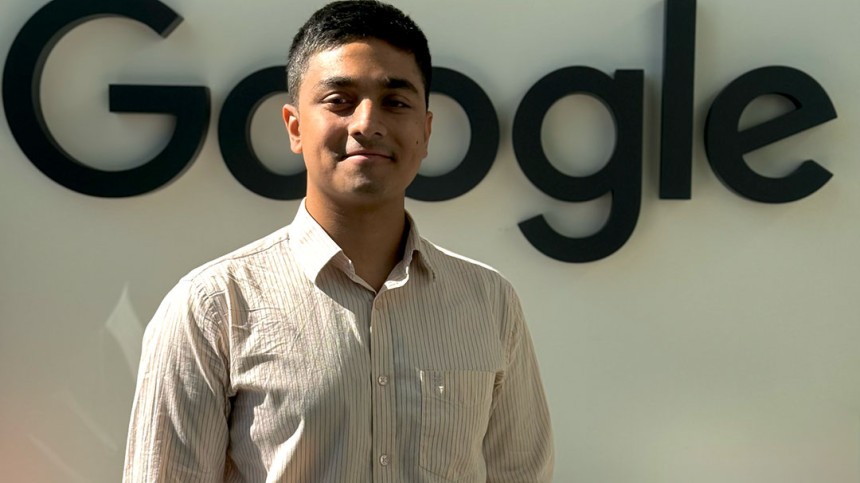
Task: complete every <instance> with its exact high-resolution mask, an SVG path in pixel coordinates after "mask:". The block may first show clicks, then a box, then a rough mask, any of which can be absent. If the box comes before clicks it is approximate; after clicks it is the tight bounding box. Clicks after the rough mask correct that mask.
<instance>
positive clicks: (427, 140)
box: [421, 111, 433, 159]
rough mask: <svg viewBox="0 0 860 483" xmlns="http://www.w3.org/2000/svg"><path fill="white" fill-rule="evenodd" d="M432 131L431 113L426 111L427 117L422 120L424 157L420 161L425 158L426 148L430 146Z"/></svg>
mask: <svg viewBox="0 0 860 483" xmlns="http://www.w3.org/2000/svg"><path fill="white" fill-rule="evenodd" d="M432 130H433V113H432V112H430V111H427V115H426V117H425V118H424V155H423V156H422V157H421V159H424V158H426V157H427V146H429V144H430V132H431V131H432Z"/></svg>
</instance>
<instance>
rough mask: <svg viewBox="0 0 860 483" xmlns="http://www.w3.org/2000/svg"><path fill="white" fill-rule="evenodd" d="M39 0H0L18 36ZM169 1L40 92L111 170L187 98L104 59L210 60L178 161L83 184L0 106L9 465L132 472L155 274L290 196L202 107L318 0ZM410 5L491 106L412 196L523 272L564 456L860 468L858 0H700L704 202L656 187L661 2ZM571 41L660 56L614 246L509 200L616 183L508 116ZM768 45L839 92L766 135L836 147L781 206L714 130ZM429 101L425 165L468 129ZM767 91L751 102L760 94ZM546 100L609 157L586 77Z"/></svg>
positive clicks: (57, 68) (440, 222) (138, 70)
mask: <svg viewBox="0 0 860 483" xmlns="http://www.w3.org/2000/svg"><path fill="white" fill-rule="evenodd" d="M44 3H45V2H44V0H39V1H36V2H33V1H24V0H8V1H6V2H3V3H2V5H0V52H3V54H2V55H3V59H4V61H5V53H6V52H7V51H8V47H9V45H10V44H11V42H12V40H13V38H14V36H15V34H16V32H17V31H18V29H19V28H20V27H21V26H22V25H23V23H24V22H25V21H26V20H27V19H28V18H29V17H30V16H31V15H32V14H33V13H34V12H35V11H36V9H37V8H38V6H40V5H42V4H44ZM166 3H167V4H168V5H169V6H171V7H172V8H174V9H175V10H176V11H177V12H178V13H180V15H182V16H183V17H184V18H185V22H184V23H183V24H181V25H180V26H179V28H178V29H177V30H176V31H175V32H174V33H173V34H172V35H171V36H170V37H169V38H167V39H160V38H159V37H157V36H155V35H154V34H152V33H151V32H150V31H148V30H147V29H146V28H144V27H142V26H140V25H137V24H135V23H134V22H132V21H129V20H121V19H103V20H98V21H95V22H91V23H88V24H85V25H84V26H82V27H80V28H78V29H76V30H74V31H73V32H71V33H70V34H69V35H68V36H67V37H66V38H65V39H64V40H63V41H62V42H61V43H60V44H59V45H58V47H57V48H56V50H55V51H54V53H53V55H52V56H51V57H50V59H49V60H48V64H47V67H46V70H45V77H44V82H43V86H42V92H43V96H44V97H43V102H44V106H45V110H46V115H47V117H48V121H49V123H50V126H51V128H52V129H53V130H54V132H55V134H56V136H57V138H58V139H59V140H60V141H61V143H63V145H64V146H65V147H66V148H67V149H68V150H69V151H70V152H72V153H73V154H75V155H77V156H79V157H80V158H83V159H87V160H88V162H91V163H92V164H93V165H96V166H100V167H103V168H110V169H117V168H122V167H128V166H130V165H133V164H134V161H135V160H143V159H148V158H149V157H150V156H151V155H153V154H154V153H156V152H158V151H159V150H160V149H161V147H162V145H163V144H164V143H165V142H166V139H167V137H168V136H169V135H170V132H171V129H172V124H171V123H170V122H168V121H165V120H164V119H163V118H160V117H158V116H145V115H116V114H111V113H109V112H108V111H107V101H106V97H107V84H108V83H151V84H168V83H185V84H197V85H207V86H209V87H210V88H211V91H212V102H213V122H212V128H211V129H210V133H209V137H208V138H207V141H206V144H205V146H204V148H203V151H202V153H201V154H200V156H199V158H198V159H197V161H196V162H195V163H194V165H193V166H192V167H191V168H190V169H189V170H188V171H187V172H186V173H185V174H184V175H183V176H182V177H181V178H180V179H178V180H177V181H175V182H174V183H172V184H170V185H168V186H167V187H165V188H163V189H161V190H159V191H157V192H154V193H151V194H148V195H145V196H140V197H135V198H129V199H100V198H93V197H88V196H84V195H80V194H78V193H75V192H72V191H70V190H68V189H66V188H63V187H61V186H60V185H58V184H56V183H54V182H53V181H51V180H49V179H48V178H46V177H45V176H44V175H42V173H40V172H39V171H38V170H37V169H36V168H35V167H34V166H33V165H32V164H31V163H30V162H29V161H28V160H27V159H26V158H25V157H24V155H23V154H22V153H21V151H20V150H19V149H18V147H17V145H16V144H15V142H14V140H13V138H12V136H11V134H10V131H9V128H8V124H7V123H6V122H2V123H0V160H1V161H0V170H2V174H0V274H2V277H0V387H2V395H0V475H2V479H3V480H4V481H28V482H54V481H70V482H115V481H118V479H119V475H120V471H121V466H122V459H123V451H124V445H125V432H126V425H127V421H128V414H129V411H130V405H131V397H132V393H133V387H134V368H135V367H136V364H137V357H138V354H139V340H140V336H141V334H142V330H143V327H144V326H145V324H146V321H147V320H148V318H149V317H150V315H151V314H152V313H153V311H154V310H155V307H156V305H157V304H158V302H159V301H160V299H161V297H162V296H163V295H164V293H165V292H166V291H167V290H168V289H169V288H170V287H171V286H172V284H173V283H174V282H175V281H176V280H177V279H178V278H179V277H180V276H181V275H183V274H184V273H185V272H187V271H188V270H190V269H191V268H193V267H194V266H196V265H198V264H200V263H202V262H204V261H206V260H208V259H210V258H213V257H215V256H217V255H220V254H222V253H224V252H226V251H228V250H230V249H232V248H235V247H238V246H240V245H242V244H244V243H246V242H248V241H251V240H253V239H255V238H257V237H259V236H262V235H264V234H266V233H268V232H270V231H273V230H275V229H276V228H278V227H279V226H281V225H283V224H285V223H287V222H288V221H289V220H290V219H291V217H292V215H293V212H294V210H295V209H296V207H297V202H278V201H272V200H267V199H264V198H262V197H260V196H258V195H255V194H253V193H251V192H250V191H248V190H246V189H245V188H243V187H242V186H241V185H240V184H239V183H238V182H237V181H235V180H234V178H233V177H232V176H231V175H230V174H229V172H228V171H227V170H226V168H225V166H224V163H223V161H222V160H221V157H220V152H219V150H218V146H217V134H216V132H215V129H214V127H215V122H216V120H217V115H218V113H219V112H220V106H221V104H222V103H223V100H224V98H225V97H226V95H227V93H228V92H229V90H230V89H231V88H232V87H233V86H234V85H235V84H236V83H237V82H238V81H239V80H240V79H242V78H243V77H245V76H246V75H248V74H250V73H251V72H253V71H255V70H257V69H260V68H263V67H267V66H270V65H274V64H279V63H282V62H283V58H284V56H285V51H286V49H287V47H288V45H289V41H290V40H291V38H292V36H293V34H294V32H295V30H296V29H297V27H298V26H299V25H300V23H301V22H302V21H304V19H306V18H307V16H308V15H309V14H310V12H311V11H313V10H314V9H315V8H316V7H317V6H318V5H320V4H321V3H322V2H316V1H315V2H303V3H302V4H301V5H298V4H297V3H298V2H287V1H274V0H254V1H251V2H230V1H227V0H166ZM397 4H398V5H399V6H401V7H402V8H403V9H404V10H406V11H407V12H409V13H410V14H412V15H413V17H414V18H415V19H416V20H417V21H418V23H419V24H420V25H422V27H423V28H424V30H425V32H426V33H427V35H428V37H429V38H430V40H431V47H432V50H433V54H434V63H435V64H436V65H440V66H446V67H451V68H455V69H457V70H459V71H461V72H463V73H465V74H467V75H469V76H470V77H472V78H473V79H474V80H475V81H477V82H478V83H479V84H480V85H481V86H482V87H483V88H484V90H485V91H486V92H487V93H488V94H489V96H490V98H491V99H492V101H493V103H494V104H495V106H496V109H497V111H498V113H499V117H500V122H501V128H502V142H501V148H500V151H499V155H498V158H497V160H496V162H495V164H494V166H493V169H492V170H491V172H490V173H489V175H488V176H487V178H486V179H485V180H484V181H483V183H481V184H480V185H479V186H478V187H477V188H476V189H474V190H473V191H471V192H469V193H468V194H466V195H465V196H463V197H460V198H457V199H455V200H451V201H447V202H442V203H423V202H414V201H410V202H409V209H410V210H411V211H412V213H413V214H414V215H415V216H416V218H417V219H418V220H419V222H420V224H421V230H422V233H423V234H425V235H427V236H428V237H429V238H431V239H433V240H435V241H437V242H438V243H440V244H442V245H444V246H447V247H448V248H451V249H453V250H455V251H459V252H461V253H464V254H466V255H468V256H471V257H473V258H478V259H481V260H483V261H486V262H488V263H490V264H492V265H494V266H496V267H497V268H499V269H500V270H501V271H502V272H503V273H505V274H506V275H507V276H508V277H509V278H510V279H511V280H512V282H513V283H514V285H515V286H516V287H517V288H518V289H519V291H520V294H521V296H522V298H523V302H524V305H525V309H526V313H527V315H528V317H529V322H530V325H531V330H532V332H533V335H534V339H535V344H536V346H537V350H538V352H539V357H540V363H541V367H542V370H543V375H544V382H545V385H546V387H547V391H548V395H549V399H550V401H549V402H550V406H551V411H552V417H553V422H554V428H555V440H556V447H557V451H558V464H557V467H556V478H555V480H556V481H558V482H571V481H583V482H622V483H626V482H629V483H652V482H653V483H667V482H669V483H675V482H677V483H686V482H690V481H694V482H697V483H710V482H713V483H724V482H755V483H765V482H767V483H801V482H822V481H826V482H830V483H848V482H857V481H860V387H858V381H860V350H858V343H860V324H858V322H860V320H858V318H860V317H858V316H860V297H858V289H860V275H858V269H860V256H858V254H857V247H858V243H860V224H858V222H857V219H856V216H857V213H858V212H860V189H858V188H860V186H858V185H860V164H858V163H857V161H856V158H857V153H858V152H860V136H858V127H860V119H858V116H860V101H858V99H857V86H858V85H860V62H858V61H857V60H858V58H857V54H856V48H857V44H858V41H860V34H858V33H857V32H858V31H857V28H856V25H857V21H858V20H859V19H860V3H858V2H856V0H826V1H824V2H808V1H801V0H762V1H760V2H748V1H743V0H720V1H717V0H700V1H699V14H698V36H697V39H698V57H697V72H696V84H695V87H696V100H695V118H696V121H695V153H694V160H693V186H692V188H693V198H692V200H689V201H670V200H660V199H659V198H658V194H657V188H658V186H657V183H658V173H659V166H658V158H659V146H658V140H659V99H660V85H661V72H662V64H661V58H662V38H663V3H662V2H660V1H656V0H655V1H643V0H607V1H604V2H597V1H592V2H568V1H562V0H556V1H550V0H537V1H532V2H513V1H489V0H487V1H481V2H460V1H453V0H436V1H433V2H421V1H418V0H402V1H399V2H397ZM577 64H580V65H589V66H593V67H595V68H598V69H601V70H603V71H605V72H608V73H611V72H613V71H614V70H616V69H621V68H634V69H644V71H645V79H646V92H645V99H646V106H645V107H646V122H645V158H644V166H645V167H644V177H643V200H642V212H641V216H640V219H639V224H638V226H637V229H636V231H635V232H634V234H633V236H632V238H631V239H630V240H629V242H628V243H627V244H626V246H624V247H623V248H622V249H621V250H620V251H619V252H617V253H616V254H614V255H612V256H610V257H608V258H606V259H603V260H601V261H598V262H594V263H589V264H564V263H560V262H557V261H554V260H552V259H549V258H547V257H545V256H543V255H541V254H540V253H539V252H537V251H536V250H535V249H534V248H532V247H531V245H529V243H528V242H527V241H526V240H525V239H524V237H523V236H522V235H521V234H520V233H519V230H518V229H517V223H518V222H519V221H522V220H524V219H526V218H528V217H531V216H534V215H536V214H540V213H547V214H548V216H549V218H550V220H551V221H552V223H553V224H554V225H555V226H556V227H557V228H558V229H559V230H560V231H564V232H565V233H567V234H570V235H582V234H587V233H589V232H590V231H593V230H595V229H597V228H598V227H599V226H600V224H601V223H602V217H603V216H605V213H606V210H607V206H608V203H607V201H606V200H603V201H597V202H593V203H585V204H582V205H576V204H570V203H564V202H560V201H555V200H553V199H551V198H549V197H548V196H546V195H544V194H542V193H541V192H540V191H539V190H538V189H537V188H535V187H534V186H532V185H531V184H530V183H529V182H528V180H527V179H526V178H525V176H524V175H523V174H522V172H521V171H520V170H519V167H518V166H517V164H516V161H515V159H514V156H513V151H512V147H511V135H510V132H511V124H512V119H513V116H514V113H515V111H516V107H517V105H518V104H519V101H520V100H521V98H522V96H523V95H524V94H525V92H526V91H527V90H528V88H529V87H530V86H531V85H532V84H533V83H534V82H535V81H537V80H538V79H539V78H540V77H542V76H543V75H544V74H546V73H549V72H550V71H552V70H555V69H556V68H559V67H564V66H568V65H577ZM773 64H782V65H789V66H793V67H796V68H798V69H801V70H803V71H805V72H807V73H808V74H810V75H812V76H813V77H815V78H816V79H817V80H818V81H819V82H820V83H821V84H822V85H823V87H824V88H825V89H826V90H827V92H828V93H829V95H830V97H831V99H832V100H833V102H834V104H835V106H836V109H837V112H838V114H839V118H838V119H836V120H835V121H832V122H830V123H827V124H825V125H822V126H819V127H817V128H815V129H812V130H810V131H807V132H804V133H801V134H799V135H797V136H794V137H792V138H791V139H788V140H785V141H782V142H780V143H777V144H774V145H772V146H770V147H767V148H765V149H763V150H761V151H760V152H757V153H754V154H753V155H752V156H751V158H752V159H754V160H755V162H756V163H757V164H756V165H757V166H759V167H760V169H762V170H763V171H765V172H771V173H775V174H779V173H785V172H786V171H788V170H790V169H791V168H792V167H793V166H794V165H795V164H796V163H797V162H798V161H799V160H802V159H807V158H814V159H815V160H816V161H818V162H819V163H820V164H822V165H823V166H824V167H826V168H827V169H829V170H830V171H832V172H833V173H834V177H833V178H832V180H831V181H830V182H829V183H828V184H827V185H826V186H825V187H824V188H823V189H821V190H820V191H819V192H817V193H815V194H814V195H812V196H810V197H809V198H806V199H803V200H800V201H798V202H795V203H789V204H784V205H764V204H759V203H755V202H751V201H748V200H745V199H743V198H740V197H738V196H736V195H734V194H733V193H731V192H730V191H728V190H727V189H725V188H724V187H723V186H722V184H721V183H720V182H719V181H718V180H717V179H716V177H715V176H714V174H713V173H712V172H711V171H710V168H709V167H708V164H707V161H706V158H705V154H704V150H703V146H702V132H703V125H704V117H705V114H706V113H707V108H708V106H709V105H710V103H711V101H712V100H713V98H714V97H715V96H716V94H717V93H718V92H719V91H720V89H722V87H723V86H725V85H726V84H727V83H728V82H729V81H731V80H732V79H734V78H735V77H737V76H738V75H740V74H742V73H744V72H747V71H749V70H751V69H753V68H755V67H759V66H765V65H773ZM433 103H434V104H435V106H436V107H437V118H436V133H435V136H434V141H433V142H434V143H435V144H434V145H433V147H432V150H431V159H429V160H428V162H427V167H426V168H425V169H426V171H425V173H434V172H435V173H438V172H439V171H440V170H443V169H444V168H445V166H446V164H445V159H444V158H445V157H446V156H447V157H450V158H456V157H459V156H460V155H461V154H462V153H463V152H464V150H465V135H464V134H463V132H462V131H463V129H461V128H463V127H464V123H465V121H464V120H463V116H462V113H458V112H457V108H456V107H455V105H454V104H453V103H452V102H445V100H444V99H442V98H435V99H434V101H433ZM278 107H279V101H278V99H275V100H272V101H269V102H267V103H266V104H264V106H263V109H262V110H261V111H260V112H259V113H258V115H257V118H256V120H255V141H256V142H257V143H258V145H259V146H260V150H261V151H262V152H263V153H265V156H266V159H267V160H269V161H270V162H272V163H273V164H278V163H280V165H281V168H282V169H289V166H290V163H295V160H292V161H291V160H290V159H291V158H289V157H286V156H284V155H283V154H282V153H283V152H285V151H287V146H288V145H287V142H286V140H285V139H284V137H283V136H282V135H281V132H280V124H279V120H278V116H279V113H278ZM780 108H781V104H780V103H778V102H767V101H765V102H761V103H758V104H757V106H756V107H755V108H754V109H751V111H752V112H750V113H749V115H750V119H762V118H764V117H766V116H768V115H772V114H773V113H775V112H778V110H779V109H780ZM550 119H551V120H550V121H549V122H548V123H547V125H546V126H545V130H546V132H545V134H546V136H547V143H548V149H550V150H551V151H554V152H556V153H562V154H560V155H559V157H560V158H563V160H560V161H559V162H560V164H564V165H565V166H566V168H564V169H569V170H571V171H576V170H577V169H579V170H583V169H585V170H587V169H589V168H590V169H597V168H598V167H599V166H600V163H601V159H604V158H605V156H606V153H607V152H608V150H609V149H610V148H611V143H612V139H613V133H612V132H611V130H609V129H606V128H602V127H600V126H601V124H600V123H606V122H608V121H607V119H608V118H607V114H606V112H605V111H603V110H602V108H601V107H599V104H597V103H596V102H594V101H590V100H588V99H583V98H582V97H581V96H579V97H576V98H568V99H565V100H564V101H562V102H560V103H559V105H558V106H557V107H556V108H554V109H553V111H552V112H551V117H550ZM446 121H447V122H448V125H449V126H451V125H453V126H455V127H454V128H451V127H448V128H447V129H446V128H445V125H446ZM458 123H459V124H458ZM565 123H572V124H570V125H569V126H571V127H568V125H567V124H565ZM595 126H597V127H595ZM589 132H596V133H598V134H597V135H591V136H590V135H587V134H583V133H589ZM574 154H576V155H578V156H579V157H577V156H574ZM279 156H280V158H279ZM434 163H435V164H438V165H440V166H441V167H436V168H435V170H434V167H433V165H434ZM447 166H450V162H449V163H448V165H447Z"/></svg>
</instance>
